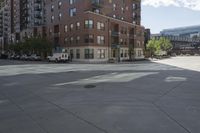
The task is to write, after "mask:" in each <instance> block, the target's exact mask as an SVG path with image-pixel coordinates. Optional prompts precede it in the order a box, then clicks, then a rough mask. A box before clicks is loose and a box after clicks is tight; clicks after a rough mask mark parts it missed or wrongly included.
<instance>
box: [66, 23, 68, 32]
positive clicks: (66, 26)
mask: <svg viewBox="0 0 200 133" xmlns="http://www.w3.org/2000/svg"><path fill="white" fill-rule="evenodd" d="M67 31H68V26H67V25H65V33H66V32H67Z"/></svg>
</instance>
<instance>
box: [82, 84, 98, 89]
mask: <svg viewBox="0 0 200 133" xmlns="http://www.w3.org/2000/svg"><path fill="white" fill-rule="evenodd" d="M95 87H96V86H95V85H85V86H84V88H87V89H91V88H95Z"/></svg>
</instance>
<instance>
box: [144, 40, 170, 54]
mask: <svg viewBox="0 0 200 133" xmlns="http://www.w3.org/2000/svg"><path fill="white" fill-rule="evenodd" d="M171 49H172V44H171V42H170V40H169V39H166V38H164V37H161V38H160V39H155V38H153V39H151V40H150V41H149V42H148V44H147V50H149V51H150V53H151V56H153V55H159V54H160V53H161V52H162V51H164V52H169V51H170V50H171Z"/></svg>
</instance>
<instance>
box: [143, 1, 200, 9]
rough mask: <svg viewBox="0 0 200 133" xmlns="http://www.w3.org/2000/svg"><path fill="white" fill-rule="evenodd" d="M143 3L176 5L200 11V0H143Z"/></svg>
mask: <svg viewBox="0 0 200 133" xmlns="http://www.w3.org/2000/svg"><path fill="white" fill-rule="evenodd" d="M142 4H143V5H148V6H154V7H159V6H176V7H184V8H189V9H192V10H197V11H200V0H142Z"/></svg>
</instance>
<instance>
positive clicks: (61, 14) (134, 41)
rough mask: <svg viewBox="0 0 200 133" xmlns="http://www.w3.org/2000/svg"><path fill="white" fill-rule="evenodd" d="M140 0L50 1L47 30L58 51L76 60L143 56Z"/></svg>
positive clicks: (121, 58)
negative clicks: (64, 52) (65, 52)
mask: <svg viewBox="0 0 200 133" xmlns="http://www.w3.org/2000/svg"><path fill="white" fill-rule="evenodd" d="M140 4H141V2H140V1H138V0H84V1H83V0H68V1H64V0H47V1H46V6H45V8H46V20H47V21H46V22H47V23H46V30H47V37H48V38H49V39H50V40H52V42H53V44H54V47H55V51H63V50H65V51H67V52H68V53H70V55H71V57H73V60H92V61H93V60H98V61H101V60H102V61H104V60H108V59H110V58H113V59H116V60H126V59H130V58H131V59H140V58H143V57H144V56H143V49H144V35H143V34H144V28H143V27H142V26H140V20H141V16H140V14H141V5H140Z"/></svg>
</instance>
